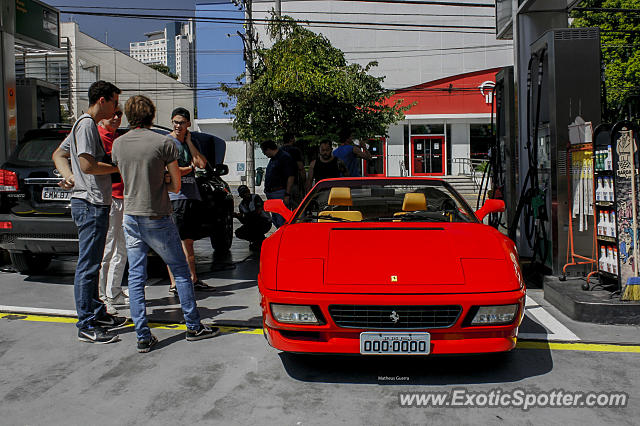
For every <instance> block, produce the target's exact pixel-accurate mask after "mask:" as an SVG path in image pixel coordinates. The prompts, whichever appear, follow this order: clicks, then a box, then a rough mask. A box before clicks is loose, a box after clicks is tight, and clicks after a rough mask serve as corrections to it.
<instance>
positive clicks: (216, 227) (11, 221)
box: [0, 126, 233, 274]
mask: <svg viewBox="0 0 640 426" xmlns="http://www.w3.org/2000/svg"><path fill="white" fill-rule="evenodd" d="M70 130H71V127H70V126H59V127H56V128H49V129H38V130H31V131H28V132H27V133H26V134H25V137H24V138H23V140H22V141H21V142H20V143H19V144H18V146H17V147H16V149H15V151H14V152H13V154H12V155H11V156H10V158H9V159H8V160H7V162H6V163H5V164H3V165H2V166H1V168H0V248H2V249H5V250H7V251H8V252H9V256H10V258H11V263H12V264H13V267H14V268H15V269H16V270H17V271H19V272H21V273H25V274H26V273H39V272H42V271H43V270H44V269H45V268H46V267H47V266H48V265H49V263H50V262H51V259H52V257H53V256H55V255H69V254H77V253H78V231H77V228H76V226H75V224H74V222H73V220H72V218H71V204H70V199H71V192H70V191H65V190H63V189H61V188H60V187H59V186H58V182H59V181H60V180H61V177H60V173H59V172H58V171H57V170H56V168H55V165H54V163H53V160H52V159H51V156H52V154H53V152H54V151H55V150H56V148H57V147H58V146H59V145H60V143H61V142H62V140H64V138H65V137H66V136H67V135H68V134H69V132H70ZM125 131H126V130H122V133H124V132H125ZM159 131H160V132H163V130H159ZM226 173H228V168H227V166H225V165H224V164H219V165H217V166H216V167H212V168H208V170H206V171H204V172H200V176H199V177H198V179H197V181H198V183H199V185H200V188H201V191H202V192H203V200H204V201H205V202H204V203H203V214H202V220H203V222H202V237H206V236H211V239H212V245H213V247H214V249H216V250H220V251H223V252H224V251H228V250H229V248H230V247H231V242H232V237H233V196H232V195H231V191H230V189H229V185H228V184H227V183H226V182H225V181H224V180H222V179H221V178H220V176H221V175H223V174H226Z"/></svg>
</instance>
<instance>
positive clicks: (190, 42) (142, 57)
mask: <svg viewBox="0 0 640 426" xmlns="http://www.w3.org/2000/svg"><path fill="white" fill-rule="evenodd" d="M145 36H146V37H147V40H145V41H135V42H131V43H129V55H130V56H131V57H132V58H134V59H137V60H138V61H140V62H142V63H143V64H148V65H152V64H161V65H165V66H167V67H169V71H170V72H171V73H173V74H176V75H177V76H178V81H180V82H182V83H184V84H187V85H189V86H191V87H195V86H196V73H195V67H196V58H195V23H194V22H193V21H189V22H188V23H180V22H172V23H170V24H167V25H166V26H165V27H164V29H162V30H159V31H153V32H150V33H146V34H145Z"/></svg>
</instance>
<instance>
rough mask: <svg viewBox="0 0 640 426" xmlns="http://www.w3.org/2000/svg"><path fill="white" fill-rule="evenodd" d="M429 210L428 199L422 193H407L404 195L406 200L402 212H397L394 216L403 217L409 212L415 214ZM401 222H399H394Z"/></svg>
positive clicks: (403, 202)
mask: <svg viewBox="0 0 640 426" xmlns="http://www.w3.org/2000/svg"><path fill="white" fill-rule="evenodd" d="M421 210H427V198H426V197H425V196H424V194H423V193H422V192H407V193H406V194H404V200H403V201H402V211H401V212H396V213H394V214H393V215H394V216H402V215H403V214H407V213H408V212H415V211H421ZM394 222H399V220H397V221H394Z"/></svg>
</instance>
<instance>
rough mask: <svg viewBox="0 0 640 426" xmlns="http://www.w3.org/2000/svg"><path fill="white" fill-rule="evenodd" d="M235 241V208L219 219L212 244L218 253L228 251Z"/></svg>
mask: <svg viewBox="0 0 640 426" xmlns="http://www.w3.org/2000/svg"><path fill="white" fill-rule="evenodd" d="M232 243H233V210H227V211H226V214H225V215H224V216H221V217H220V219H218V221H217V223H216V225H215V229H214V230H213V238H212V240H211V245H212V246H213V249H214V250H215V251H216V252H217V253H227V252H228V251H229V250H230V249H231V244H232Z"/></svg>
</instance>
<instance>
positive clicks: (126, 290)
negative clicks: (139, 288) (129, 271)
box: [122, 288, 129, 297]
mask: <svg viewBox="0 0 640 426" xmlns="http://www.w3.org/2000/svg"><path fill="white" fill-rule="evenodd" d="M122 294H124V296H125V297H129V289H128V288H123V289H122Z"/></svg>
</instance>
